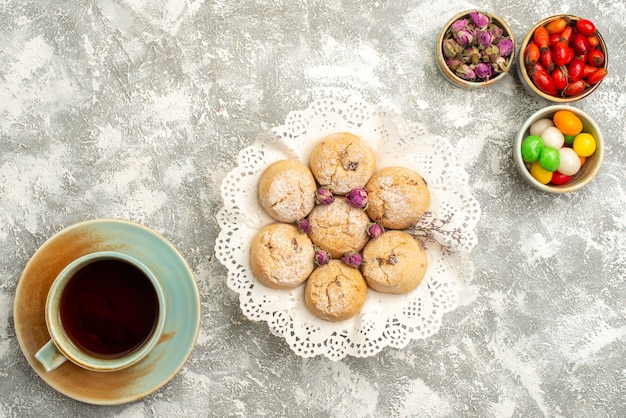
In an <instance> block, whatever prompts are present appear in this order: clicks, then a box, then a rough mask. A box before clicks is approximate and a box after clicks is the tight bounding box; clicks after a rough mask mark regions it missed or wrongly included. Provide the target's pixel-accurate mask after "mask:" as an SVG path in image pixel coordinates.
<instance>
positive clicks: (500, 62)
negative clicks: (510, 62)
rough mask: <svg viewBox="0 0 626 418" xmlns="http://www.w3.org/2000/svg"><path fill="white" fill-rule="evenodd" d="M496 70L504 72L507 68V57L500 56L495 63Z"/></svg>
mask: <svg viewBox="0 0 626 418" xmlns="http://www.w3.org/2000/svg"><path fill="white" fill-rule="evenodd" d="M493 67H494V71H495V72H496V73H502V72H505V71H506V70H507V67H508V66H507V65H506V59H505V58H504V57H498V58H497V59H496V62H495V63H494V64H493Z"/></svg>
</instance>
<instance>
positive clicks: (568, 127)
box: [552, 110, 583, 135]
mask: <svg viewBox="0 0 626 418" xmlns="http://www.w3.org/2000/svg"><path fill="white" fill-rule="evenodd" d="M552 121H553V122H554V124H555V125H556V127H557V128H559V130H560V131H561V132H563V134H564V135H578V134H579V133H581V132H582V130H583V123H582V121H581V120H580V118H579V117H578V116H576V115H575V114H574V113H572V112H570V111H569V110H559V111H558V112H556V113H555V114H554V116H553V117H552Z"/></svg>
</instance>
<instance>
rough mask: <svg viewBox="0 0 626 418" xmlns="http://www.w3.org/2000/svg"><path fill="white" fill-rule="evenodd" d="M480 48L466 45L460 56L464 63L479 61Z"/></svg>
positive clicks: (476, 62) (472, 63)
mask: <svg viewBox="0 0 626 418" xmlns="http://www.w3.org/2000/svg"><path fill="white" fill-rule="evenodd" d="M481 56H482V55H481V53H480V50H479V49H478V48H477V47H475V46H468V47H467V48H465V50H464V51H463V53H462V57H463V59H464V61H465V63H466V64H471V65H476V64H478V63H479V62H480V58H481Z"/></svg>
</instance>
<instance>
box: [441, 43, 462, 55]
mask: <svg viewBox="0 0 626 418" xmlns="http://www.w3.org/2000/svg"><path fill="white" fill-rule="evenodd" d="M461 51H463V47H462V46H461V45H459V44H458V42H456V41H455V40H454V39H446V40H445V41H443V55H444V56H445V57H446V58H455V57H456V56H457V54H458V53H459V52H461Z"/></svg>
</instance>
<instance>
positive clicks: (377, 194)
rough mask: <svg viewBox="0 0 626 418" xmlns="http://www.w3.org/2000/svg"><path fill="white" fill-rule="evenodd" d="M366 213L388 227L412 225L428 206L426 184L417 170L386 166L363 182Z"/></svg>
mask: <svg viewBox="0 0 626 418" xmlns="http://www.w3.org/2000/svg"><path fill="white" fill-rule="evenodd" d="M365 189H366V190H367V193H368V196H367V214H368V215H369V217H370V218H371V219H372V220H373V221H374V222H377V223H379V224H381V225H382V226H383V227H385V228H387V229H406V228H409V227H411V226H413V225H414V224H415V223H416V222H417V221H418V220H419V218H420V217H421V216H422V215H423V214H424V212H426V210H428V207H429V206H430V192H429V191H428V185H427V184H426V182H425V181H424V179H423V178H422V176H420V175H419V174H418V173H416V172H415V171H413V170H410V169H408V168H405V167H387V168H384V169H382V170H380V171H378V172H377V173H375V174H374V175H373V176H372V178H371V179H370V180H369V181H368V182H367V184H366V185H365Z"/></svg>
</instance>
